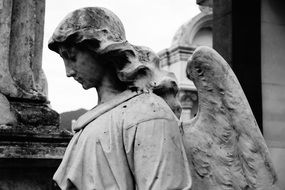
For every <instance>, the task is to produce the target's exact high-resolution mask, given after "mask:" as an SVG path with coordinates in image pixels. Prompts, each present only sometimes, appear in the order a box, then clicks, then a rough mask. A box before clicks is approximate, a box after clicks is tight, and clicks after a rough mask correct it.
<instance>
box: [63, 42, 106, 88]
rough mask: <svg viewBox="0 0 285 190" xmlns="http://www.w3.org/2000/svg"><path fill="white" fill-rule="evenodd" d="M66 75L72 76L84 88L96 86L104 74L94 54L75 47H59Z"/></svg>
mask: <svg viewBox="0 0 285 190" xmlns="http://www.w3.org/2000/svg"><path fill="white" fill-rule="evenodd" d="M59 54H60V56H61V57H62V58H63V61H64V64H65V70H66V76H67V77H73V78H74V79H75V80H76V81H77V82H79V83H80V84H81V85H82V87H83V88H84V89H89V88H92V87H98V86H99V85H100V84H101V82H102V79H103V76H104V74H105V69H104V68H103V66H102V64H100V63H99V61H98V59H96V56H95V55H93V54H91V53H90V52H89V51H84V50H81V49H78V48H76V47H71V48H69V47H60V48H59Z"/></svg>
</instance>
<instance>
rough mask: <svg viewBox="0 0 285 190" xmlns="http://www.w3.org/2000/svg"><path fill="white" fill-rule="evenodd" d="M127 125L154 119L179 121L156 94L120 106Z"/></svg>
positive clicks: (149, 94) (147, 94) (138, 97)
mask: <svg viewBox="0 0 285 190" xmlns="http://www.w3.org/2000/svg"><path fill="white" fill-rule="evenodd" d="M119 110H120V112H121V113H123V115H122V116H123V118H124V121H125V125H127V126H130V125H135V124H138V123H141V122H144V121H148V120H154V119H166V120H178V119H177V117H176V116H175V115H174V113H173V112H172V110H171V109H170V107H169V106H168V105H167V103H166V102H165V101H164V100H163V99H162V98H161V97H159V96H157V95H155V94H154V93H143V94H140V95H138V96H136V97H134V98H132V99H130V100H128V101H126V102H124V103H123V104H121V105H120V106H119Z"/></svg>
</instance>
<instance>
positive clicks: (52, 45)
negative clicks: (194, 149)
mask: <svg viewBox="0 0 285 190" xmlns="http://www.w3.org/2000/svg"><path fill="white" fill-rule="evenodd" d="M48 47H49V49H51V50H52V51H55V52H56V53H58V54H59V55H60V56H61V57H62V59H63V61H64V64H65V68H66V75H67V76H68V77H73V78H74V79H75V80H76V81H77V82H79V83H80V84H82V86H83V88H84V89H89V88H93V87H94V88H96V90H97V93H98V105H97V106H95V107H94V108H93V109H91V110H90V111H88V112H87V113H86V114H84V115H82V116H81V117H80V118H79V119H78V120H77V121H76V122H75V125H74V127H73V130H74V131H75V134H74V136H73V138H72V139H71V141H70V143H69V145H68V147H67V149H66V152H65V155H64V157H63V160H62V162H61V164H60V166H59V168H58V169H57V171H56V173H55V174H54V177H53V179H54V180H55V182H56V184H57V185H58V187H59V188H60V189H64V190H66V189H78V190H93V189H98V190H101V189H102V190H103V189H106V190H107V189H109V190H115V189H120V190H134V189H137V190H147V189H153V190H166V189H185V190H186V189H187V190H188V189H190V188H191V183H192V181H191V174H190V167H189V162H188V160H187V156H186V152H185V149H184V145H183V139H182V134H181V130H182V128H181V127H180V125H179V120H178V119H177V117H178V116H179V114H180V110H181V108H180V104H179V102H178V101H177V99H176V94H177V89H178V88H177V83H176V80H175V77H174V76H173V75H172V74H170V73H168V72H166V71H162V70H160V68H159V66H158V60H159V59H158V57H157V56H156V55H155V53H153V51H152V50H150V49H148V48H146V47H141V46H134V45H132V44H130V43H129V42H128V41H127V40H126V37H125V31H124V27H123V24H122V23H121V21H120V19H119V18H118V17H117V16H116V15H115V14H114V13H112V12H111V11H110V10H107V9H105V8H100V7H87V8H81V9H77V10H75V11H73V12H71V13H70V14H68V15H67V16H66V17H65V18H64V19H63V21H62V22H61V23H60V24H59V25H58V27H57V28H56V29H55V31H54V33H53V35H52V37H51V39H50V41H49V44H48ZM71 101H74V100H71Z"/></svg>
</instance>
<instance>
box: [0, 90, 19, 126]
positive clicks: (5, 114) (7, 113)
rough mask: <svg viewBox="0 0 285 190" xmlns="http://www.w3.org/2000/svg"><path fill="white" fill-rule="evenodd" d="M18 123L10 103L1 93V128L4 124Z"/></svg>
mask: <svg viewBox="0 0 285 190" xmlns="http://www.w3.org/2000/svg"><path fill="white" fill-rule="evenodd" d="M16 123H17V120H16V117H15V115H14V114H13V112H11V107H10V103H9V101H8V100H7V98H6V97H5V96H4V95H3V94H0V128H1V126H2V125H9V126H11V125H15V124H16Z"/></svg>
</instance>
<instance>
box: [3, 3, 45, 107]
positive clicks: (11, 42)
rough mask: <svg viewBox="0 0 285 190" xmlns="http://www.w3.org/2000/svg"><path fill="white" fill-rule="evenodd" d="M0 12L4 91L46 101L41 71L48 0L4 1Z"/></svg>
mask: <svg viewBox="0 0 285 190" xmlns="http://www.w3.org/2000/svg"><path fill="white" fill-rule="evenodd" d="M3 1H4V2H3V5H4V6H3V8H2V9H1V12H0V18H1V26H0V27H1V28H0V38H1V41H0V44H1V50H0V59H1V65H0V68H1V69H0V74H1V77H0V92H1V93H3V94H4V95H7V96H9V97H15V98H25V99H33V100H38V101H43V102H45V101H46V95H47V92H46V90H47V89H46V79H45V76H44V74H43V71H42V68H41V59H42V43H43V24H44V22H43V20H44V8H45V1H44V0H40V1H36V0H25V1H21V0H13V1H11V0H3Z"/></svg>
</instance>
